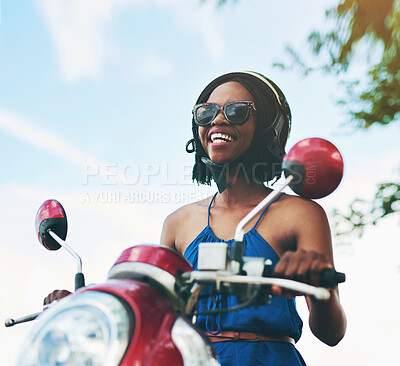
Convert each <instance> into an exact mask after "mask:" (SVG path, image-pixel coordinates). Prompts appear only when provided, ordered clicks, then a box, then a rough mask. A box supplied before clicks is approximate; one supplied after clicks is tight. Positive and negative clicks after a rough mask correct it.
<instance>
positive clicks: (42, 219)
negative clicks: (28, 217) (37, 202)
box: [35, 200, 68, 250]
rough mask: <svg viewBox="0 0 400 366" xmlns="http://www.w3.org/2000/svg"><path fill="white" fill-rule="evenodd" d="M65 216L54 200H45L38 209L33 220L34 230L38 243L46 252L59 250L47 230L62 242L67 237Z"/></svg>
mask: <svg viewBox="0 0 400 366" xmlns="http://www.w3.org/2000/svg"><path fill="white" fill-rule="evenodd" d="M67 226H68V225H67V215H66V214H65V210H64V208H63V207H62V205H61V203H59V202H58V201H56V200H47V201H45V202H43V203H42V205H41V206H40V207H39V209H38V211H37V213H36V218H35V230H36V234H37V236H38V239H39V242H40V243H41V244H42V245H43V246H44V247H45V248H46V249H48V250H57V249H60V247H61V246H60V244H58V243H57V242H56V241H55V240H54V239H53V238H52V237H51V236H50V235H49V233H48V231H49V230H51V231H53V232H54V233H55V234H57V235H58V236H59V237H60V238H61V239H62V240H65V238H66V237H67Z"/></svg>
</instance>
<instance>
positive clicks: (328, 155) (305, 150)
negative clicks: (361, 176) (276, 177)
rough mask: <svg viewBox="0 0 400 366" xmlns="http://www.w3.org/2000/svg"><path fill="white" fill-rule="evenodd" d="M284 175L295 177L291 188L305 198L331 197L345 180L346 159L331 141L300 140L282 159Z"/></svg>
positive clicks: (316, 139) (316, 138) (320, 139)
mask: <svg viewBox="0 0 400 366" xmlns="http://www.w3.org/2000/svg"><path fill="white" fill-rule="evenodd" d="M282 168H283V171H284V173H285V176H286V177H288V176H289V175H292V176H293V178H294V179H293V182H292V183H291V184H290V188H291V189H292V190H293V191H294V192H295V193H297V194H298V195H299V196H301V197H304V198H310V199H315V198H322V197H325V196H327V195H329V194H331V193H332V192H333V191H334V190H335V189H336V188H337V186H338V185H339V183H340V181H341V180H342V177H343V158H342V155H341V154H340V152H339V150H338V149H337V148H336V146H335V145H333V144H332V143H331V142H329V141H327V140H325V139H322V138H318V137H312V138H307V139H304V140H301V141H299V142H298V143H297V144H295V145H294V146H293V147H292V148H291V149H290V150H289V152H288V153H287V154H286V155H285V157H284V158H283V163H282Z"/></svg>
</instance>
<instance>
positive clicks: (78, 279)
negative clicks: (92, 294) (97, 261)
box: [75, 272, 85, 291]
mask: <svg viewBox="0 0 400 366" xmlns="http://www.w3.org/2000/svg"><path fill="white" fill-rule="evenodd" d="M81 287H85V277H84V276H83V273H80V272H78V273H77V274H76V275H75V291H76V290H79V289H80V288H81Z"/></svg>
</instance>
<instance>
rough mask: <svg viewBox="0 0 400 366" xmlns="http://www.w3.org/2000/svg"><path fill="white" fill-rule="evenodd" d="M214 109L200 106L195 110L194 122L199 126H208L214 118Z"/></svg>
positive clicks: (210, 106) (211, 106)
mask: <svg viewBox="0 0 400 366" xmlns="http://www.w3.org/2000/svg"><path fill="white" fill-rule="evenodd" d="M215 110H216V108H215V107H214V106H213V105H202V106H199V107H197V108H196V110H195V120H196V122H197V123H198V124H199V125H207V124H209V123H210V122H211V121H212V120H213V119H214V117H215Z"/></svg>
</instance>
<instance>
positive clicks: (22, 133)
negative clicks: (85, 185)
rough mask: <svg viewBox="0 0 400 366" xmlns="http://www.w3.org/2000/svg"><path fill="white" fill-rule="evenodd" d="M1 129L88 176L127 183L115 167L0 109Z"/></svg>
mask: <svg viewBox="0 0 400 366" xmlns="http://www.w3.org/2000/svg"><path fill="white" fill-rule="evenodd" d="M0 128H3V130H5V131H6V132H8V133H10V134H12V135H13V136H15V137H17V138H19V139H22V140H24V141H26V142H28V143H29V144H32V145H34V146H37V147H39V148H40V149H44V150H46V151H48V152H49V153H51V154H53V155H55V156H58V157H60V158H62V159H65V160H67V161H69V162H71V163H73V164H75V165H77V166H79V167H81V168H83V169H85V171H86V173H87V175H99V176H101V177H103V178H105V179H108V178H110V176H112V177H113V179H114V180H115V181H116V182H120V183H125V179H124V177H123V176H122V175H121V174H120V173H119V172H117V171H115V170H114V169H113V167H110V166H108V165H106V164H104V163H102V162H101V161H99V160H98V159H96V158H94V157H92V156H90V155H88V154H86V153H85V152H83V151H81V150H79V149H78V148H76V147H75V146H73V145H71V144H68V143H67V142H65V141H63V140H61V139H60V138H59V137H57V136H55V135H54V134H51V133H49V132H47V131H43V130H40V129H38V128H35V127H34V126H33V124H32V123H30V122H27V121H25V120H24V119H22V118H20V117H19V116H16V115H15V114H12V113H10V112H8V111H5V110H2V109H0Z"/></svg>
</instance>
